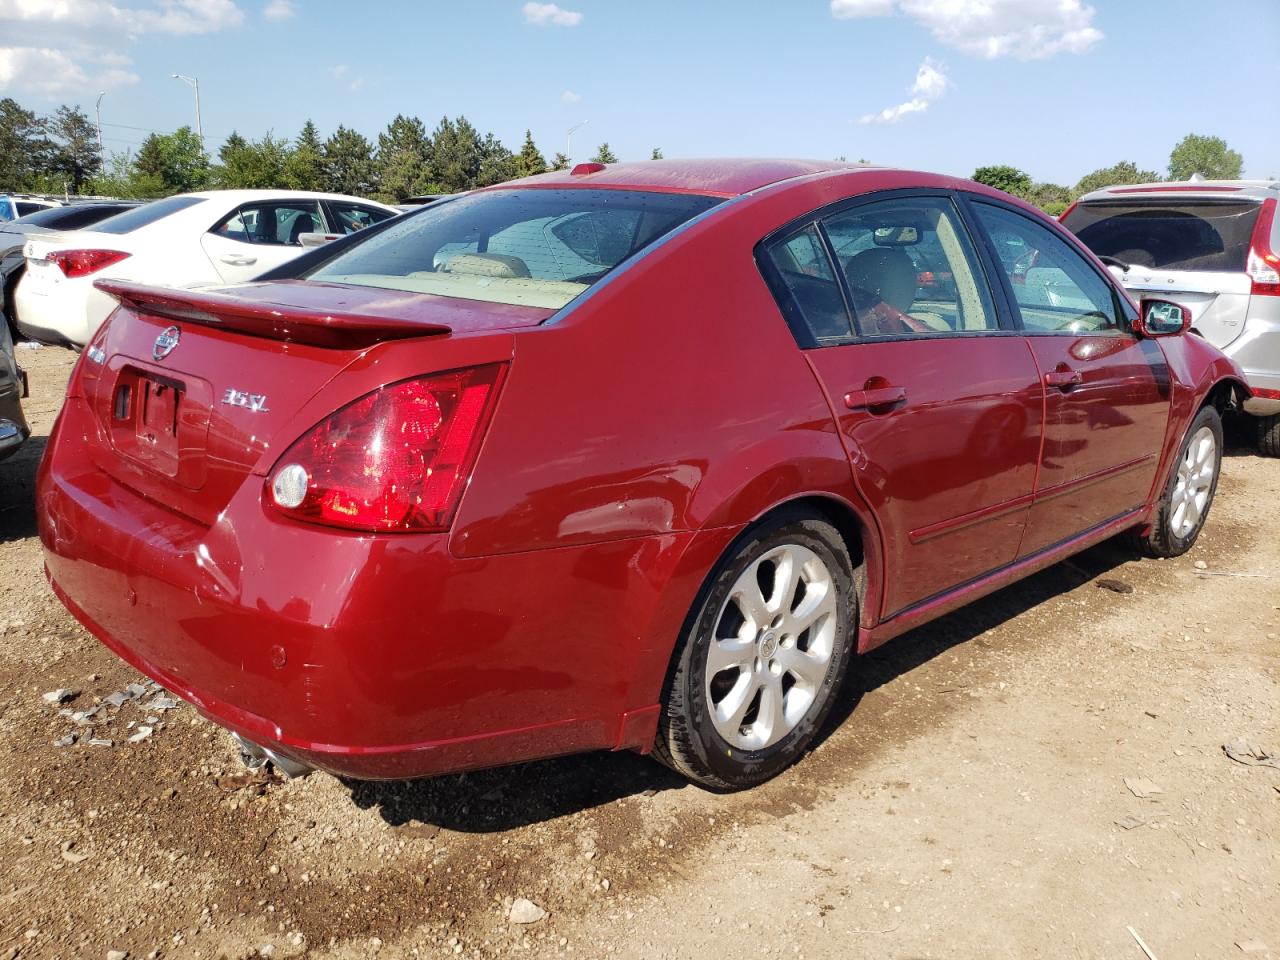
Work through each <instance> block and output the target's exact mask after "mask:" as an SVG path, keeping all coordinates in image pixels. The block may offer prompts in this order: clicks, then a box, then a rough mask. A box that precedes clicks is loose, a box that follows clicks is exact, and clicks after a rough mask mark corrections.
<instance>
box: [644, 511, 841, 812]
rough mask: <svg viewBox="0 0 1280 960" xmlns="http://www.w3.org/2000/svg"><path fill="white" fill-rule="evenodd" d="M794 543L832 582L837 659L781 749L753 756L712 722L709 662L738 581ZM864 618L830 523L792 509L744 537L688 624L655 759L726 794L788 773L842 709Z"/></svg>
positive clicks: (673, 672)
mask: <svg viewBox="0 0 1280 960" xmlns="http://www.w3.org/2000/svg"><path fill="white" fill-rule="evenodd" d="M787 545H796V546H799V547H802V548H805V549H807V550H809V551H812V552H813V553H814V554H816V555H817V557H818V558H819V559H820V560H821V561H822V563H823V564H824V565H825V566H826V568H827V571H828V572H829V574H830V576H831V584H832V588H833V592H834V594H835V601H836V610H835V614H834V625H835V634H834V639H833V640H832V648H831V655H830V661H829V662H828V664H827V667H826V673H825V675H824V676H823V679H822V681H821V683H820V685H817V689H816V692H815V694H814V698H813V701H812V703H810V705H809V707H808V709H807V711H806V712H805V714H804V715H803V717H802V719H801V720H800V721H799V722H798V723H796V725H795V727H794V728H793V729H791V731H790V732H789V733H787V734H786V735H785V736H783V737H782V738H781V739H780V740H778V741H777V742H776V743H772V744H770V745H767V746H764V747H763V748H762V749H758V750H746V749H742V748H740V747H735V746H734V745H732V744H730V743H729V742H728V741H726V740H725V739H724V738H723V737H722V736H721V735H720V734H719V732H717V730H716V729H715V726H714V724H713V722H712V717H711V714H710V712H709V710H710V705H709V704H708V694H707V656H708V653H709V647H710V644H711V643H712V642H713V641H712V636H713V631H714V630H715V629H716V626H717V624H718V623H720V621H721V614H722V611H725V610H726V609H727V604H728V603H729V595H730V592H731V591H732V589H733V587H734V584H735V583H736V582H737V580H738V578H739V577H740V576H741V575H742V574H743V573H744V572H745V571H747V570H748V569H749V568H750V567H751V566H752V565H753V564H754V563H756V561H757V560H759V559H760V558H762V557H764V556H765V555H766V554H768V553H769V552H770V551H773V550H776V549H778V548H779V547H782V546H787ZM793 607H794V604H793ZM857 612H858V601H857V596H856V594H855V591H854V585H853V567H852V563H851V562H850V559H849V553H848V550H847V549H846V547H845V544H844V541H843V539H842V538H841V536H840V533H839V532H838V531H837V530H836V529H835V527H833V526H832V525H831V524H830V523H828V522H826V521H825V520H823V519H821V518H820V517H819V516H817V515H816V514H814V513H810V512H807V511H805V512H802V511H798V510H785V511H780V512H779V513H777V514H775V515H773V516H772V517H770V518H767V519H766V520H764V521H762V522H761V523H760V524H759V525H757V526H756V527H754V528H752V529H750V530H748V531H747V532H745V533H744V534H743V535H742V536H741V537H739V538H738V540H737V541H735V542H734V544H733V545H732V546H731V547H730V548H729V549H728V551H726V554H725V556H724V557H723V558H721V560H720V562H719V563H718V564H717V566H716V568H715V569H714V570H713V571H712V573H711V575H710V576H709V577H708V580H707V583H706V584H705V585H704V586H703V588H702V590H701V592H700V593H699V595H698V598H697V600H696V601H695V602H694V607H693V610H692V611H691V612H690V615H689V618H688V619H687V620H686V622H685V626H684V629H683V631H682V634H681V636H680V639H679V642H678V644H677V646H676V649H675V652H674V654H673V657H672V665H671V669H670V670H669V672H668V677H667V683H666V686H665V689H664V692H663V710H662V714H661V715H660V718H659V721H658V736H657V740H656V743H655V745H654V756H655V757H656V758H657V759H658V760H659V761H661V762H662V763H664V764H666V765H667V766H668V767H670V768H671V769H673V770H675V771H676V772H677V773H679V774H681V775H683V776H684V777H686V778H688V779H689V780H691V781H693V782H694V783H696V784H698V785H700V786H702V787H705V788H707V789H709V790H715V791H720V792H728V791H732V790H743V789H746V788H748V787H754V786H756V785H758V784H761V783H763V782H765V781H766V780H768V779H770V778H771V777H774V776H776V775H777V774H779V773H781V772H782V771H783V770H785V769H786V768H787V767H788V766H790V765H791V764H792V763H794V762H795V761H796V760H797V759H799V757H800V756H801V755H802V754H803V753H804V751H805V749H806V748H807V747H808V746H809V745H810V743H811V742H812V741H813V738H814V736H815V734H816V733H817V732H818V730H819V729H820V728H821V726H822V723H823V721H824V720H825V719H826V718H827V715H828V714H829V713H830V712H831V708H832V706H833V705H834V704H835V700H836V696H837V693H838V691H839V690H840V688H841V685H842V684H843V681H844V677H845V673H846V672H847V670H848V667H849V660H850V658H851V657H852V655H853V646H854V644H853V637H854V636H855V635H856V624H857ZM806 633H807V631H806ZM801 636H803V635H801ZM784 681H785V678H784ZM784 681H783V682H784ZM757 709H759V707H757Z"/></svg>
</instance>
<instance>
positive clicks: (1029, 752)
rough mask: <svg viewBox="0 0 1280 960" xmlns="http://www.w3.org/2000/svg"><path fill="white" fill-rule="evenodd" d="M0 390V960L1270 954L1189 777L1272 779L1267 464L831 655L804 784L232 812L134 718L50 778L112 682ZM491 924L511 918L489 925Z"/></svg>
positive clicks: (1272, 821)
mask: <svg viewBox="0 0 1280 960" xmlns="http://www.w3.org/2000/svg"><path fill="white" fill-rule="evenodd" d="M21 360H22V362H23V363H24V364H25V365H26V366H27V367H28V368H29V370H30V371H31V381H32V385H33V391H34V396H33V397H32V398H31V399H30V400H29V401H28V402H27V407H26V408H27V411H28V415H29V417H30V419H31V420H32V423H33V426H34V428H35V430H36V433H37V434H38V436H37V437H36V438H34V439H33V440H32V441H31V443H30V444H29V445H28V447H27V448H26V449H25V452H24V453H23V454H22V455H21V456H19V457H18V458H16V459H14V460H10V461H8V462H6V463H4V464H0V571H3V577H2V578H0V639H2V642H3V649H4V657H3V661H2V662H0V704H2V707H0V784H2V785H3V797H0V863H2V864H3V867H2V868H0V870H2V873H0V881H2V886H0V894H2V899H0V958H4V957H14V956H21V957H24V958H26V957H68V958H70V957H90V958H92V957H98V958H101V957H106V956H108V951H112V950H116V951H126V952H127V954H128V956H129V957H130V958H141V957H223V956H225V957H229V958H236V957H251V956H257V955H261V956H272V955H274V956H275V957H291V956H303V955H305V956H310V957H326V958H329V957H353V958H354V957H372V956H377V957H407V956H424V957H433V956H439V957H443V956H451V957H452V956H460V957H499V956H508V955H518V956H530V957H544V956H545V957H551V956H573V957H601V956H606V955H610V956H621V957H659V956H660V957H697V958H702V957H714V958H720V957H725V956H732V957H745V956H757V955H760V956H776V957H811V958H812V957H841V958H850V957H875V958H924V957H934V958H960V957H974V958H978V957H981V958H987V957H1019V958H1025V957H1053V958H1103V957H1106V958H1133V960H1143V956H1144V953H1143V950H1142V948H1141V947H1140V946H1139V944H1138V942H1137V939H1136V938H1135V937H1134V936H1133V935H1132V934H1131V932H1130V930H1129V928H1130V927H1132V930H1133V931H1135V932H1136V933H1137V934H1138V936H1140V937H1141V938H1142V940H1143V941H1144V942H1145V943H1146V945H1147V947H1148V948H1149V949H1150V951H1151V953H1150V956H1152V957H1159V958H1160V960H1171V958H1191V957H1203V958H1227V957H1233V956H1241V957H1245V956H1250V957H1268V956H1276V957H1280V910H1277V905H1280V769H1277V768H1275V767H1270V766H1254V765H1246V764H1243V763H1238V762H1235V761H1233V760H1231V759H1230V758H1228V756H1227V755H1226V754H1225V753H1224V750H1223V745H1224V744H1226V743H1228V742H1231V741H1234V740H1236V739H1238V738H1245V739H1246V740H1248V741H1251V742H1253V743H1254V744H1257V745H1261V746H1263V747H1271V748H1273V749H1274V748H1280V720H1278V713H1277V706H1278V705H1280V691H1278V689H1277V681H1278V680H1280V673H1278V668H1280V658H1278V657H1277V639H1276V637H1277V633H1278V632H1280V509H1277V506H1276V504H1277V503H1278V502H1280V461H1274V460H1272V461H1265V460H1261V459H1259V458H1257V457H1256V456H1254V455H1252V454H1251V453H1250V452H1248V451H1246V450H1244V449H1239V450H1233V451H1232V455H1231V456H1230V457H1229V458H1228V460H1227V461H1226V463H1225V468H1224V476H1223V478H1222V483H1221V486H1220V488H1219V492H1218V502H1217V505H1216V507H1215V508H1214V514H1213V516H1212V518H1211V519H1210V522H1209V526H1208V528H1207V529H1206V531H1205V535H1204V536H1203V537H1202V538H1201V540H1200V544H1199V546H1198V547H1197V548H1196V550H1195V551H1194V552H1193V553H1192V554H1191V555H1190V556H1187V557H1184V558H1182V559H1180V560H1177V561H1171V562H1164V563H1160V562H1155V561H1143V562H1139V561H1137V560H1136V559H1135V558H1134V557H1133V555H1131V554H1130V553H1128V552H1127V551H1126V549H1125V548H1124V547H1122V546H1120V545H1116V544H1108V545H1104V546H1102V547H1099V548H1097V549H1095V550H1092V551H1090V552H1089V553H1087V554H1084V555H1083V556H1081V557H1079V558H1077V559H1076V560H1074V561H1072V562H1069V563H1064V564H1060V565H1058V566H1057V567H1055V568H1053V569H1051V570H1048V571H1046V572H1044V573H1042V574H1040V575H1038V576H1037V577H1035V578H1033V579H1031V580H1029V581H1026V582H1024V583H1023V584H1020V585H1018V586H1015V587H1012V588H1010V589H1008V590H1005V591H1003V592H1002V593H1000V594H998V595H996V596H994V597H991V598H989V599H988V600H986V601H983V602H981V603H978V604H976V605H975V606H973V607H971V608H969V609H967V610H964V611H961V612H960V613H958V614H955V615H952V616H950V617H948V618H946V619H945V620H943V621H941V622H939V623H937V624H934V625H932V626H930V627H926V628H924V629H921V630H918V631H916V632H915V633H913V634H910V635H908V636H906V637H903V638H901V639H899V640H897V641H895V642H894V643H892V644H890V645H889V646H888V647H887V648H884V649H882V650H880V651H877V652H876V653H874V654H872V655H871V656H869V657H866V658H863V660H862V662H861V663H860V664H858V665H857V666H856V677H855V679H854V682H853V684H852V689H851V690H849V692H848V694H847V696H846V698H845V701H844V703H843V706H842V709H841V710H839V711H838V715H837V716H836V718H835V721H834V722H833V724H832V726H831V729H830V731H829V733H828V735H827V736H826V737H825V739H824V740H823V742H822V743H821V745H820V746H819V747H818V748H817V749H816V751H815V752H814V753H813V754H812V755H811V756H809V757H808V758H807V759H806V760H804V762H802V763H801V764H800V765H799V766H798V767H797V768H795V769H793V770H791V771H789V772H788V773H786V774H784V775H783V776H781V777H779V778H778V779H776V780H775V781H773V782H771V783H770V784H768V785H766V786H765V787H763V788H761V789H759V790H755V791H752V792H750V793H745V794H738V795H734V796H729V797H721V796H713V795H711V794H708V793H704V792H701V791H699V790H697V789H695V788H692V787H689V786H685V785H682V784H681V782H680V781H679V780H677V779H676V778H674V777H673V776H672V775H670V774H668V773H666V772H664V771H663V770H662V769H661V768H660V767H658V766H657V765H656V764H654V763H652V762H651V761H649V760H648V759H646V758H643V757H639V756H635V755H633V754H599V755H592V756H585V757H577V758H571V759H565V760H556V761H550V762H545V763H537V764H530V765H526V766H523V767H519V768H512V769H506V770H497V771H490V772H485V773H481V774H471V775H467V776H461V777H449V778H445V779H440V780H434V781H420V782H414V783H405V784H390V785H388V784H380V785H377V784H359V783H346V782H341V781H339V780H336V779H333V778H332V777H328V776H324V775H316V776H312V777H309V778H307V779H305V780H297V781H290V782H279V781H270V782H261V781H253V780H252V779H251V778H246V777H244V776H242V775H240V774H241V768H240V766H239V764H238V762H237V759H236V754H235V752H234V750H233V749H232V746H231V744H230V742H229V740H228V738H227V737H226V736H225V735H224V734H223V733H221V732H220V731H219V730H218V729H216V728H215V727H213V726H212V725H210V724H209V723H207V722H205V721H204V720H202V719H200V718H199V717H198V716H197V715H196V713H195V712H194V711H193V710H192V709H191V708H190V707H187V706H179V707H177V708H175V709H172V710H167V711H165V710H161V709H159V708H158V707H156V706H154V705H153V694H152V693H151V692H147V693H146V694H145V696H143V697H142V698H139V699H136V700H131V701H129V702H126V703H124V704H123V705H122V706H120V707H119V708H118V709H117V708H115V707H113V706H107V707H104V708H103V709H102V710H101V711H100V712H99V714H98V715H97V716H96V717H95V718H94V720H96V721H97V722H96V723H94V725H93V727H94V734H93V735H94V737H96V738H100V739H109V740H111V741H112V742H113V745H112V746H91V745H88V744H87V743H86V742H84V741H85V740H87V737H85V738H83V739H82V741H81V742H79V743H76V744H74V745H70V746H55V745H54V744H55V741H58V740H59V739H60V738H62V737H64V736H65V735H66V734H67V733H68V732H69V731H71V730H73V729H78V728H76V727H75V725H74V723H73V721H72V720H71V719H70V718H67V717H62V716H59V714H58V709H59V707H58V706H51V705H49V704H47V703H45V702H44V700H43V699H42V694H44V693H46V692H48V691H51V690H54V689H55V688H59V687H65V688H70V689H71V690H79V691H81V692H80V693H79V695H78V696H77V697H76V698H75V699H74V700H72V701H70V702H68V703H67V704H65V709H68V710H75V711H84V710H89V709H91V708H92V707H93V706H94V705H95V703H96V702H97V701H98V700H99V698H105V697H107V696H109V695H110V694H111V693H113V692H115V691H122V690H124V689H125V688H126V685H127V684H129V683H130V682H133V681H137V680H139V679H140V678H139V677H138V676H137V675H136V674H134V673H133V672H132V671H130V670H129V669H127V668H126V667H125V665H124V664H122V663H120V662H119V661H117V660H116V659H115V658H114V657H112V656H111V655H110V654H109V653H107V652H106V651H105V650H104V649H103V648H101V647H100V646H99V645H98V644H97V643H96V642H95V641H94V640H93V639H92V638H91V637H89V635H88V634H87V633H85V632H84V631H83V630H81V629H80V628H79V627H78V626H77V625H76V624H75V623H74V621H73V620H72V619H71V617H70V616H69V615H67V614H66V613H65V612H64V611H63V609H62V608H61V607H60V605H59V604H58V603H57V601H56V600H55V599H54V598H53V597H52V595H51V593H50V591H49V589H48V587H47V586H46V584H45V581H44V577H43V574H42V572H41V559H40V549H39V543H38V541H37V539H36V537H35V535H34V531H35V519H34V515H33V508H32V486H33V482H34V472H35V464H36V462H37V460H38V458H39V456H40V453H41V451H42V449H43V435H44V434H46V433H47V432H48V429H49V427H50V425H51V423H52V420H53V417H54V415H55V414H56V411H57V406H58V402H59V399H60V397H61V391H62V387H63V384H64V382H65V379H66V376H67V374H68V372H69V371H70V365H71V363H72V360H73V355H72V354H70V353H69V352H66V351H63V350H58V349H48V348H46V349H42V350H39V351H33V352H26V351H23V352H22V353H21ZM1099 578H1105V579H1111V580H1117V581H1121V582H1123V583H1124V584H1128V585H1130V586H1131V587H1132V588H1133V591H1132V593H1117V592H1113V591H1111V590H1108V589H1099V585H1098V579H1099ZM148 716H152V717H155V718H156V719H155V720H154V721H148V719H147V718H148ZM103 717H111V718H112V719H111V721H110V722H109V723H107V722H103ZM131 723H132V724H133V726H130V724H131ZM143 727H150V728H151V729H152V730H153V732H152V733H151V734H150V735H149V736H145V737H143V738H141V739H139V740H138V741H137V742H130V740H129V738H130V737H131V736H139V735H141V730H142V728H143ZM1126 778H1128V783H1127V784H1126ZM246 780H249V781H250V782H245V781H246ZM1144 793H1145V794H1147V795H1146V796H1145V797H1140V796H1138V795H1137V794H1144ZM519 897H526V898H529V899H530V900H532V901H534V902H535V903H536V904H538V905H539V906H540V907H541V908H542V909H545V910H546V911H547V915H546V917H545V918H543V919H541V920H540V921H538V922H535V923H532V924H528V925H516V924H512V923H511V922H509V920H508V908H509V905H510V903H511V901H512V899H513V898H519ZM1268 947H1269V948H1270V950H1271V953H1268V952H1267V948H1268Z"/></svg>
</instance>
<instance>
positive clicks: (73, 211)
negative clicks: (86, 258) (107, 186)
mask: <svg viewBox="0 0 1280 960" xmlns="http://www.w3.org/2000/svg"><path fill="white" fill-rule="evenodd" d="M135 206H136V204H132V203H130V204H118V203H101V204H99V203H77V204H72V205H71V206H68V207H50V208H49V209H47V210H40V211H38V212H36V213H29V214H27V215H26V216H25V217H23V218H22V219H21V220H18V221H16V222H17V223H29V224H31V225H32V226H34V227H47V228H49V229H53V228H55V227H56V228H58V229H61V230H75V229H78V228H79V227H87V226H88V225H89V224H91V223H97V222H98V221H99V220H105V219H107V217H111V216H115V215H116V214H117V213H120V212H121V211H122V210H132V209H133V208H134V207H135Z"/></svg>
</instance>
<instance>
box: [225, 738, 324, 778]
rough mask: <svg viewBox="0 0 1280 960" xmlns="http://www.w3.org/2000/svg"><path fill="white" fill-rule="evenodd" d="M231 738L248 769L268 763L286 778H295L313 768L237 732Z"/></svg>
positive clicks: (241, 760) (261, 766)
mask: <svg viewBox="0 0 1280 960" xmlns="http://www.w3.org/2000/svg"><path fill="white" fill-rule="evenodd" d="M231 739H232V740H233V741H235V744H236V746H237V747H238V748H239V749H240V762H241V763H243V764H244V765H245V766H246V767H248V768H249V769H250V770H261V769H262V768H264V767H265V766H266V765H267V764H268V763H270V764H271V766H272V767H274V768H275V770H276V772H277V773H279V774H280V775H281V776H282V777H284V778H285V779H286V780H296V779H298V778H299V777H305V776H306V775H307V774H309V773H311V772H312V770H313V769H314V768H312V767H309V766H308V765H307V764H305V763H302V762H301V761H299V760H294V759H293V758H292V757H286V756H284V755H283V754H280V753H277V752H276V751H275V750H271V749H268V748H267V747H264V746H261V745H260V744H256V743H254V742H253V741H252V740H246V739H245V738H244V737H242V736H240V734H238V733H232V734H231Z"/></svg>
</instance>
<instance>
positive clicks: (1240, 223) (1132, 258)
mask: <svg viewBox="0 0 1280 960" xmlns="http://www.w3.org/2000/svg"><path fill="white" fill-rule="evenodd" d="M1260 209H1261V204H1259V203H1257V202H1248V201H1239V200H1227V201H1222V200H1179V201H1177V202H1176V203H1151V202H1147V203H1131V202H1119V203H1117V202H1112V201H1096V202H1093V203H1082V204H1080V205H1079V206H1077V207H1076V208H1075V210H1073V211H1072V212H1071V215H1070V216H1068V217H1066V218H1065V219H1064V220H1063V221H1062V224H1063V226H1065V227H1066V228H1067V229H1068V230H1070V231H1071V232H1072V233H1074V234H1075V235H1076V236H1078V237H1079V238H1080V240H1081V241H1082V242H1083V243H1084V245H1085V246H1087V247H1088V248H1089V249H1090V250H1092V251H1093V252H1094V253H1096V254H1097V255H1098V256H1100V257H1111V258H1113V259H1115V260H1119V261H1120V262H1121V263H1124V264H1129V265H1132V266H1138V267H1151V268H1154V269H1164V270H1200V271H1231V272H1235V271H1243V270H1244V268H1245V261H1246V259H1247V258H1248V256H1249V239H1250V237H1252V236H1253V225H1254V222H1255V221H1256V220H1257V219H1258V211H1259V210H1260Z"/></svg>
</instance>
